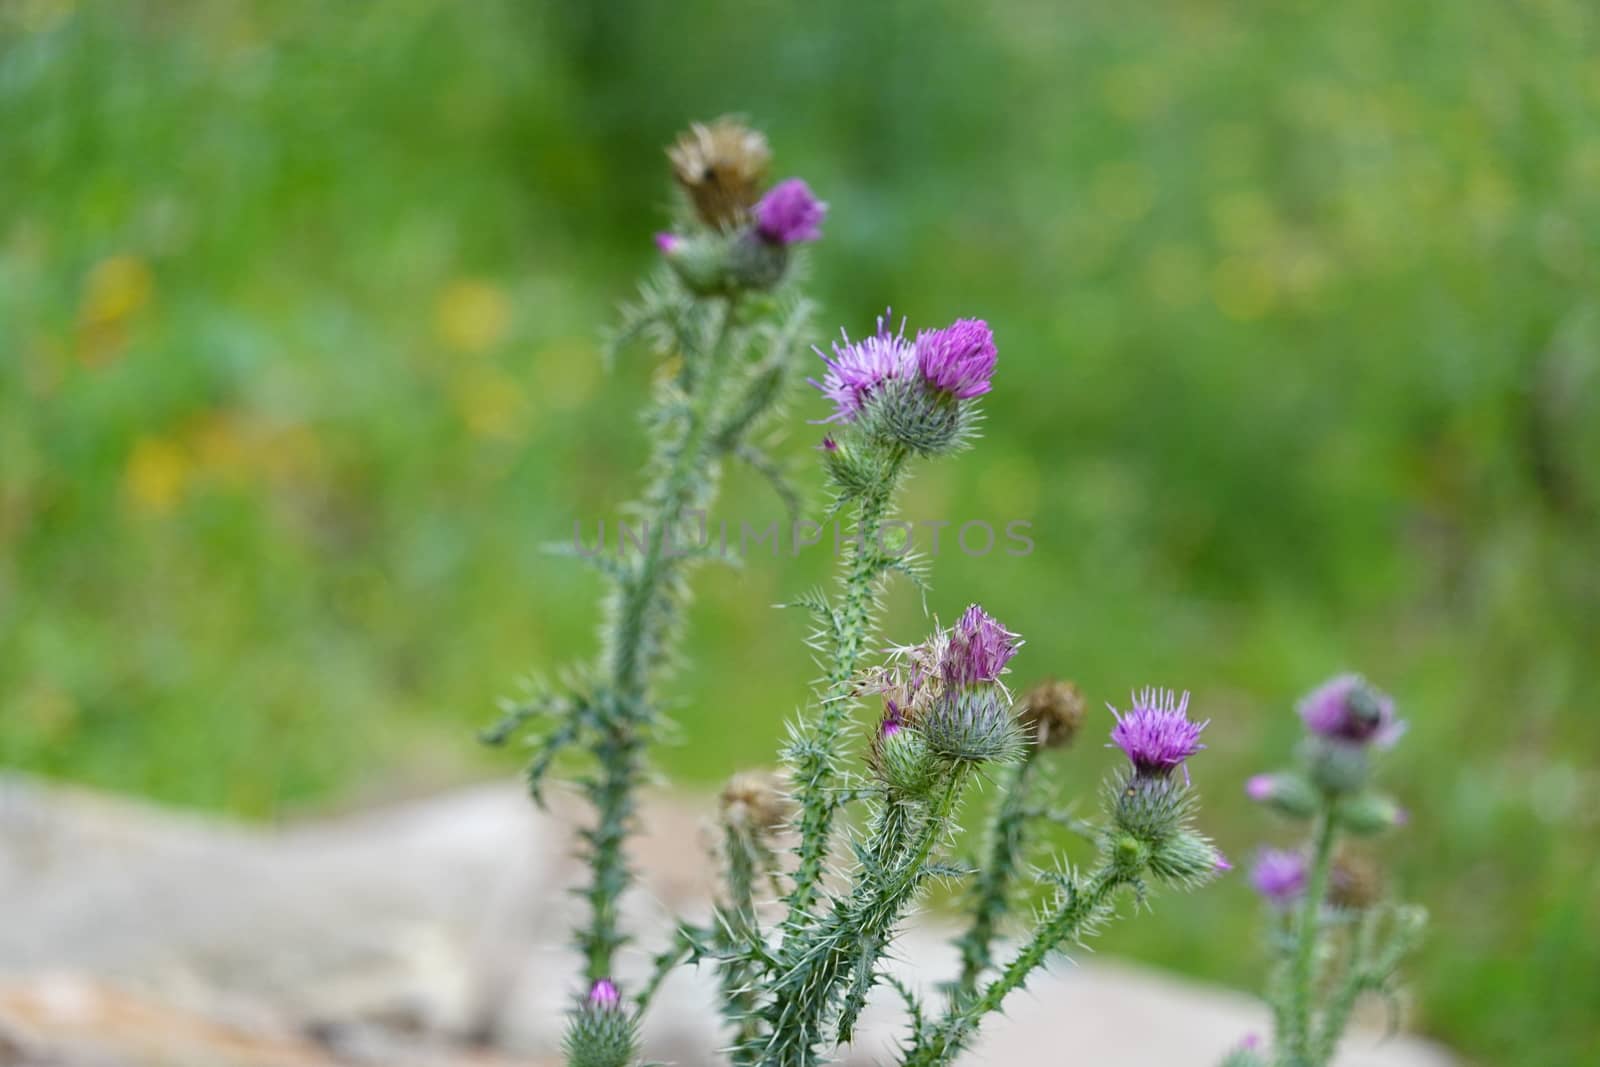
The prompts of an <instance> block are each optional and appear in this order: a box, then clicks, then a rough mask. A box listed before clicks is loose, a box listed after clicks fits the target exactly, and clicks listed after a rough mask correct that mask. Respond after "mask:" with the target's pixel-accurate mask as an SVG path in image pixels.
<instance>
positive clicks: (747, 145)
mask: <svg viewBox="0 0 1600 1067" xmlns="http://www.w3.org/2000/svg"><path fill="white" fill-rule="evenodd" d="M667 158H668V159H669V160H670V161H671V162H672V174H673V177H675V178H677V180H678V184H679V185H681V186H683V189H684V192H686V193H688V194H689V199H690V200H691V201H692V202H693V203H694V208H695V213H696V214H697V215H699V216H700V220H701V221H702V222H704V223H705V224H706V225H707V226H710V227H712V228H714V229H719V230H727V229H732V228H733V227H734V226H737V225H738V224H740V223H741V222H743V221H744V219H745V217H746V216H747V215H748V214H749V211H750V208H751V206H752V205H753V204H755V202H756V196H757V193H758V191H759V189H760V186H761V180H762V178H764V177H765V176H766V173H767V165H768V164H769V163H771V162H772V150H771V149H770V148H769V147H767V139H766V137H764V136H762V134H761V133H760V131H758V130H753V129H751V128H750V127H749V126H746V125H745V124H744V123H743V122H741V121H739V120H738V119H736V118H733V117H731V116H726V115H725V116H723V117H722V118H719V119H717V120H716V121H714V122H711V123H709V124H707V123H699V122H697V123H695V124H694V125H692V126H690V127H689V129H688V130H687V131H686V132H685V133H683V134H680V135H679V137H678V139H677V141H675V142H674V143H673V144H672V146H671V147H670V148H668V149H667Z"/></svg>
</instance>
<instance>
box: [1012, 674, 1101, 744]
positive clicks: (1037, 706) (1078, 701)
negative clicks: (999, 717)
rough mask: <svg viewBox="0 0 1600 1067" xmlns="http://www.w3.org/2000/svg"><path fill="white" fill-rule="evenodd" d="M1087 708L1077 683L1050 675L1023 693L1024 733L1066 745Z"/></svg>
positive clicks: (1020, 706) (1019, 711)
mask: <svg viewBox="0 0 1600 1067" xmlns="http://www.w3.org/2000/svg"><path fill="white" fill-rule="evenodd" d="M1086 710H1087V705H1086V704H1085V703H1084V700H1083V694H1082V693H1081V692H1079V690H1078V687H1077V686H1075V685H1073V684H1072V683H1071V682H1062V681H1058V680H1056V679H1054V678H1049V679H1046V680H1045V681H1042V682H1040V683H1039V684H1037V685H1035V686H1034V687H1033V688H1032V689H1030V690H1028V691H1027V692H1026V693H1024V694H1023V695H1022V699H1021V700H1020V701H1018V702H1017V709H1016V714H1017V722H1018V724H1019V725H1020V726H1021V727H1022V730H1023V733H1024V734H1026V735H1027V737H1028V738H1029V740H1031V741H1033V743H1034V744H1036V745H1038V746H1039V747H1040V748H1063V747H1065V746H1067V745H1070V744H1071V743H1072V739H1073V737H1074V736H1075V735H1076V734H1077V732H1078V727H1079V726H1080V725H1082V724H1083V716H1084V713H1085V711H1086Z"/></svg>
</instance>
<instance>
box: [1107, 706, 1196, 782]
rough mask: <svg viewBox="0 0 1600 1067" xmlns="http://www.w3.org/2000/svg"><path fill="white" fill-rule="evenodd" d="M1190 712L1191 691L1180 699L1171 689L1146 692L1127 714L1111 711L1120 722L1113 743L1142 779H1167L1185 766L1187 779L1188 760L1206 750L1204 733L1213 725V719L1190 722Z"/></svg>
mask: <svg viewBox="0 0 1600 1067" xmlns="http://www.w3.org/2000/svg"><path fill="white" fill-rule="evenodd" d="M1108 706H1109V705H1108ZM1188 712H1189V694H1188V693H1187V692H1185V693H1184V694H1183V696H1182V697H1179V696H1176V695H1175V694H1174V693H1173V692H1172V690H1170V689H1145V690H1143V691H1142V692H1140V693H1138V694H1137V695H1136V696H1134V698H1133V707H1132V708H1131V709H1130V710H1129V711H1128V713H1127V714H1126V715H1123V714H1121V713H1120V712H1118V711H1117V709H1116V708H1112V709H1111V714H1112V715H1114V716H1116V719H1117V725H1116V726H1114V727H1112V729H1111V743H1112V744H1114V745H1116V746H1117V747H1118V748H1120V749H1122V751H1123V752H1124V753H1125V754H1126V755H1127V757H1128V761H1129V762H1130V763H1132V764H1133V769H1134V773H1135V775H1136V776H1138V777H1141V778H1165V777H1167V776H1168V775H1170V774H1171V773H1172V772H1173V770H1174V769H1176V768H1178V767H1183V768H1184V778H1185V780H1187V779H1188V774H1189V770H1188V767H1187V766H1185V765H1184V760H1186V759H1188V758H1189V757H1190V756H1192V755H1194V754H1195V753H1196V752H1199V751H1200V750H1201V749H1203V748H1205V747H1206V746H1205V745H1203V744H1201V743H1200V731H1202V730H1204V729H1205V728H1206V726H1207V725H1209V723H1210V720H1209V719H1208V720H1206V722H1190V721H1189V715H1188Z"/></svg>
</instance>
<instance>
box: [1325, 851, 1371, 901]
mask: <svg viewBox="0 0 1600 1067" xmlns="http://www.w3.org/2000/svg"><path fill="white" fill-rule="evenodd" d="M1382 895H1383V872H1382V871H1381V870H1380V869H1379V868H1378V864H1377V862H1376V861H1375V860H1373V859H1372V857H1371V856H1369V855H1367V854H1366V853H1363V852H1356V851H1352V850H1350V849H1340V850H1339V852H1338V854H1337V855H1335V856H1334V857H1333V870H1332V871H1331V872H1330V873H1329V875H1328V903H1330V904H1332V905H1333V906H1334V907H1336V908H1344V909H1346V910H1348V911H1364V910H1366V909H1367V908H1370V907H1372V906H1373V905H1374V904H1376V903H1377V902H1378V898H1379V897H1381V896H1382Z"/></svg>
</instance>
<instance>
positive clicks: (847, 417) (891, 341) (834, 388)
mask: <svg viewBox="0 0 1600 1067" xmlns="http://www.w3.org/2000/svg"><path fill="white" fill-rule="evenodd" d="M888 315H889V313H888V312H885V313H884V314H883V315H880V316H879V317H878V331H877V333H874V334H871V335H870V336H867V337H864V338H862V339H861V340H859V341H852V340H850V335H849V334H847V333H845V332H844V331H843V330H840V331H839V336H840V338H841V339H842V341H843V343H842V344H841V343H840V342H839V341H835V342H834V343H833V358H832V359H829V358H828V357H827V356H826V355H823V353H822V350H821V349H814V350H813V351H815V352H816V353H817V355H818V356H821V357H822V361H823V362H824V363H826V364H827V365H828V372H827V373H826V374H825V375H823V377H822V380H821V381H820V382H819V381H817V380H816V379H815V378H813V379H811V380H810V381H811V384H812V385H814V386H816V387H817V388H818V389H820V390H822V395H823V396H826V397H827V398H828V399H829V400H832V401H833V404H834V412H833V414H832V415H830V416H829V417H828V418H827V419H825V420H823V421H825V422H854V421H855V419H856V418H857V417H858V416H859V415H860V414H861V409H862V407H863V406H864V405H865V404H866V402H867V398H868V397H870V396H871V395H872V394H873V393H874V392H875V391H877V390H878V389H880V388H881V387H882V386H883V385H884V383H886V382H889V381H892V380H894V379H896V378H901V377H904V376H905V375H906V374H908V373H909V371H910V368H911V367H912V366H913V365H914V361H915V350H914V348H913V347H912V345H911V342H909V341H907V340H906V338H905V323H904V322H902V323H901V325H900V329H899V330H897V331H896V332H894V333H890V332H889V326H888Z"/></svg>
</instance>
